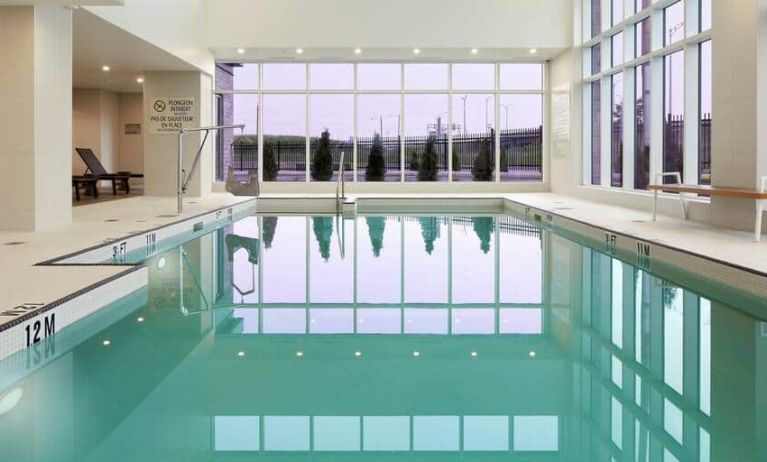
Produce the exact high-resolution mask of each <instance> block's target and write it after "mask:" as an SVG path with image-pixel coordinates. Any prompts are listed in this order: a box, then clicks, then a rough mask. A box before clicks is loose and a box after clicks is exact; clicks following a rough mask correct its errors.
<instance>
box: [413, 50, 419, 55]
mask: <svg viewBox="0 0 767 462" xmlns="http://www.w3.org/2000/svg"><path fill="white" fill-rule="evenodd" d="M413 54H416V55H420V54H421V49H420V48H413Z"/></svg>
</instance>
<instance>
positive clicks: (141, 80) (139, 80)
mask: <svg viewBox="0 0 767 462" xmlns="http://www.w3.org/2000/svg"><path fill="white" fill-rule="evenodd" d="M136 83H144V77H138V78H137V79H136Z"/></svg>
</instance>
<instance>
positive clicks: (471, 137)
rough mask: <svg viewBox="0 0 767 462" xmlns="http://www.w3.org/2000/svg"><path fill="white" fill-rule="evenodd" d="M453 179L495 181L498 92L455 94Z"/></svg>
mask: <svg viewBox="0 0 767 462" xmlns="http://www.w3.org/2000/svg"><path fill="white" fill-rule="evenodd" d="M453 123H454V125H455V126H456V128H457V130H456V131H455V132H454V133H453V160H452V162H453V181H495V95H476V94H471V95H469V94H454V95H453Z"/></svg>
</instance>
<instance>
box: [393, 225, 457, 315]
mask: <svg viewBox="0 0 767 462" xmlns="http://www.w3.org/2000/svg"><path fill="white" fill-rule="evenodd" d="M404 222H405V235H406V236H411V238H410V239H407V238H406V239H405V253H404V255H405V256H406V257H405V262H404V265H403V266H404V268H405V274H404V281H405V303H446V302H447V277H448V273H447V251H448V249H447V229H446V227H445V222H444V220H443V219H440V218H437V217H404ZM416 236H421V238H422V239H423V241H421V240H420V239H417V238H413V237H416ZM435 269H436V271H435Z"/></svg>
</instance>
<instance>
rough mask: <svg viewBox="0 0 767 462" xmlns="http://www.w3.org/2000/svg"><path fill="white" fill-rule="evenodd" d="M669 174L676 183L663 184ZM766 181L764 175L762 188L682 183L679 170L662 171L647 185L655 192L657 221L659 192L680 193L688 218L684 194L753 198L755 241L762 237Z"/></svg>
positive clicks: (683, 208)
mask: <svg viewBox="0 0 767 462" xmlns="http://www.w3.org/2000/svg"><path fill="white" fill-rule="evenodd" d="M667 176H673V177H675V178H676V183H672V184H662V183H663V178H665V177H667ZM765 182H767V177H762V180H761V185H760V186H761V187H760V190H755V189H742V188H720V187H714V186H707V185H690V184H682V181H681V175H680V174H679V172H671V173H660V174H658V175H657V177H656V183H658V184H651V185H649V186H648V187H647V189H648V190H650V191H652V192H653V201H652V221H656V217H657V214H656V211H657V208H658V192H669V193H677V194H679V202H680V203H681V204H682V217H683V218H684V219H685V220H686V219H687V206H686V204H685V200H684V194H700V195H705V196H723V197H735V198H741V199H751V200H753V201H754V202H755V204H756V217H755V218H756V220H755V225H754V241H756V242H759V241H760V240H761V237H762V212H764V206H765V204H764V201H765V200H767V192H765V186H766V185H765Z"/></svg>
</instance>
